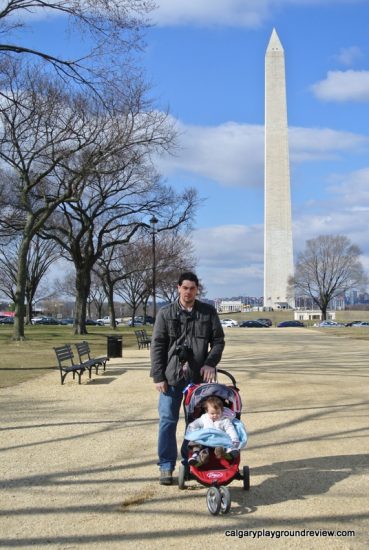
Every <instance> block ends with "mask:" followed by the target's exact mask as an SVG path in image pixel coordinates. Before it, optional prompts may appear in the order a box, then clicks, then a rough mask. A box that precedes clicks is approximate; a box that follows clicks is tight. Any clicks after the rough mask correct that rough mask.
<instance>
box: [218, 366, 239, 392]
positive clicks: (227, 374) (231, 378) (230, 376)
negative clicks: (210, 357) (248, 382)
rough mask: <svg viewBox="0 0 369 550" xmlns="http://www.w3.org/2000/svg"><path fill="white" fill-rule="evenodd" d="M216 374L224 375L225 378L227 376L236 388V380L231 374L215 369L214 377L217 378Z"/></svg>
mask: <svg viewBox="0 0 369 550" xmlns="http://www.w3.org/2000/svg"><path fill="white" fill-rule="evenodd" d="M218 373H220V374H225V375H226V376H228V378H229V379H230V380H231V382H232V384H233V385H234V387H235V388H236V387H237V385H236V379H235V377H234V376H232V374H231V373H230V372H228V371H226V370H223V369H216V375H217V377H218Z"/></svg>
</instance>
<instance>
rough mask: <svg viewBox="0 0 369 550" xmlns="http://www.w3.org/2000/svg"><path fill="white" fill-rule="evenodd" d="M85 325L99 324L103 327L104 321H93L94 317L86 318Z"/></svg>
mask: <svg viewBox="0 0 369 550" xmlns="http://www.w3.org/2000/svg"><path fill="white" fill-rule="evenodd" d="M86 325H93V326H96V325H98V326H100V327H103V326H104V323H101V322H100V321H95V320H94V319H86Z"/></svg>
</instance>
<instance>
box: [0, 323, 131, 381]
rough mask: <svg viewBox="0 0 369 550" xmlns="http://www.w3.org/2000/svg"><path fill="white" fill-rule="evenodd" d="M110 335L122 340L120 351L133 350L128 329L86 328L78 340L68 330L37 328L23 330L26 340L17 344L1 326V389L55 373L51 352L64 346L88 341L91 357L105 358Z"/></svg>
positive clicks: (9, 329)
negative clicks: (119, 337)
mask: <svg viewBox="0 0 369 550" xmlns="http://www.w3.org/2000/svg"><path fill="white" fill-rule="evenodd" d="M113 333H114V334H116V335H122V336H123V350H124V348H126V349H127V348H132V347H136V345H137V344H136V337H135V335H134V329H133V328H130V327H118V328H117V329H116V331H113V330H112V329H111V328H109V327H88V334H87V335H84V336H81V335H75V334H73V329H72V328H71V327H70V326H58V325H56V326H45V325H36V326H29V327H26V339H25V340H23V341H20V342H18V341H15V340H13V339H12V334H13V328H12V327H9V326H6V325H3V326H0V345H1V355H0V387H6V386H14V385H16V384H19V383H21V382H25V381H26V380H29V379H30V378H34V377H37V376H42V375H43V374H45V373H47V372H50V370H57V369H58V367H57V362H56V357H55V353H54V350H53V348H54V347H57V346H60V345H63V344H73V345H74V344H75V343H76V342H81V341H82V340H87V341H88V343H89V344H90V348H91V353H92V355H93V356H94V355H95V356H96V355H105V354H106V350H107V336H108V335H111V334H113ZM77 360H78V355H77Z"/></svg>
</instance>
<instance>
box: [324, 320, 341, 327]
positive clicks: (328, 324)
mask: <svg viewBox="0 0 369 550" xmlns="http://www.w3.org/2000/svg"><path fill="white" fill-rule="evenodd" d="M343 326H344V325H343V324H342V323H337V322H336V321H322V322H321V323H319V324H318V327H325V328H327V327H343Z"/></svg>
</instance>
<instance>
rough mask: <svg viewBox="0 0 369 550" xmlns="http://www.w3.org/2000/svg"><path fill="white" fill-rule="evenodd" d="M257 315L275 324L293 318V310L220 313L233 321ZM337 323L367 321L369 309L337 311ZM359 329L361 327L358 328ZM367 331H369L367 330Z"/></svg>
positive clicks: (254, 317) (253, 317) (309, 322)
mask: <svg viewBox="0 0 369 550" xmlns="http://www.w3.org/2000/svg"><path fill="white" fill-rule="evenodd" d="M259 317H262V318H267V319H271V321H272V322H273V326H277V324H278V323H279V322H280V321H289V320H291V319H294V312H293V310H291V309H290V310H279V311H250V312H247V313H221V314H220V318H221V319H234V320H235V321H238V322H240V321H246V320H248V319H258V318H259ZM335 320H336V321H337V322H338V323H349V322H350V321H356V320H360V321H369V311H350V310H345V311H337V312H336V319H335ZM314 322H315V321H304V323H305V324H306V325H307V326H308V325H313V323H314ZM360 330H361V329H360ZM368 332H369V331H368Z"/></svg>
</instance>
